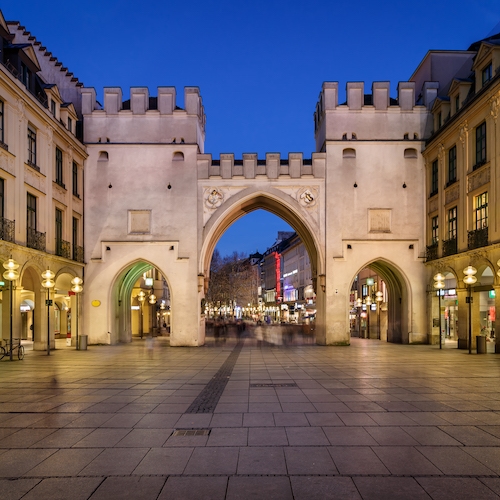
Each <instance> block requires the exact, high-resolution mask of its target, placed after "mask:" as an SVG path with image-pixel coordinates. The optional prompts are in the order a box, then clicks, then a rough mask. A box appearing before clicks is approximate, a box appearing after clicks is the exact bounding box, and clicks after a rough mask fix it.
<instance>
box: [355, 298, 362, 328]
mask: <svg viewBox="0 0 500 500" xmlns="http://www.w3.org/2000/svg"><path fill="white" fill-rule="evenodd" d="M356 307H357V308H358V337H359V338H361V311H362V308H363V301H362V300H361V297H358V298H357V299H356Z"/></svg>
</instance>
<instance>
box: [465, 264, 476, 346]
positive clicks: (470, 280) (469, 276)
mask: <svg viewBox="0 0 500 500" xmlns="http://www.w3.org/2000/svg"><path fill="white" fill-rule="evenodd" d="M463 273H464V274H465V278H464V283H465V284H466V285H467V303H468V304H469V354H472V294H471V286H472V285H473V284H474V283H475V282H476V281H477V278H476V277H475V276H474V275H475V274H476V273H477V269H476V268H475V267H472V266H467V267H466V268H465V269H464V270H463Z"/></svg>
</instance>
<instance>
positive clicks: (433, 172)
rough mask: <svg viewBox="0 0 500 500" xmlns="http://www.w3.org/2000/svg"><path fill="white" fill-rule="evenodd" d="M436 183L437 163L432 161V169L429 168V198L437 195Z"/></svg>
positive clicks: (437, 175) (437, 179) (437, 176)
mask: <svg viewBox="0 0 500 500" xmlns="http://www.w3.org/2000/svg"><path fill="white" fill-rule="evenodd" d="M438 182H439V170H438V161H437V160H434V161H433V162H432V167H431V196H434V195H435V194H437V192H438Z"/></svg>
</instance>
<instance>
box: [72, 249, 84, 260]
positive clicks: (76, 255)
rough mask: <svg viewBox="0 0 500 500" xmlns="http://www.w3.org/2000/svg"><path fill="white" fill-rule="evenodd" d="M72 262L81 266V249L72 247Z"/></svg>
mask: <svg viewBox="0 0 500 500" xmlns="http://www.w3.org/2000/svg"><path fill="white" fill-rule="evenodd" d="M73 260H74V261H75V262H81V263H82V264H83V247H79V246H78V245H73Z"/></svg>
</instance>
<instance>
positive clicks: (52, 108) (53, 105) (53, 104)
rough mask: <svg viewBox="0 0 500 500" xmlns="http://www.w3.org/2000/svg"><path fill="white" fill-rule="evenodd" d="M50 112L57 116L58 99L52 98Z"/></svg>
mask: <svg viewBox="0 0 500 500" xmlns="http://www.w3.org/2000/svg"><path fill="white" fill-rule="evenodd" d="M50 112H51V113H52V116H53V117H54V118H55V117H56V101H54V99H51V100H50Z"/></svg>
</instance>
